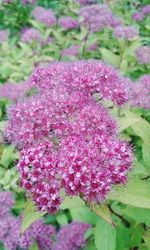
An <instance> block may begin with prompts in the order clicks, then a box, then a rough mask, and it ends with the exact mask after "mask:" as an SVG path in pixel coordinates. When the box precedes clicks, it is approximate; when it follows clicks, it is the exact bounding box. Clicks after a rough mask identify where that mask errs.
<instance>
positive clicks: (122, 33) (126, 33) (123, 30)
mask: <svg viewBox="0 0 150 250" xmlns="http://www.w3.org/2000/svg"><path fill="white" fill-rule="evenodd" d="M114 35H115V36H116V37H118V38H123V39H126V40H132V39H134V38H135V37H137V36H138V31H137V29H136V28H135V27H133V26H125V27H123V26H118V27H116V28H115V29H114Z"/></svg>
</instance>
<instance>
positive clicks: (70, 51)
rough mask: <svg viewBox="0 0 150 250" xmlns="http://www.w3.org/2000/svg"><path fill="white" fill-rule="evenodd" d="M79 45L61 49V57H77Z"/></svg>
mask: <svg viewBox="0 0 150 250" xmlns="http://www.w3.org/2000/svg"><path fill="white" fill-rule="evenodd" d="M79 48H80V46H79V45H71V46H70V47H69V48H67V49H63V50H62V51H61V56H62V57H65V56H77V55H78V53H79Z"/></svg>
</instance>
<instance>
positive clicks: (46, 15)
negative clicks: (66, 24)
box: [32, 6, 56, 26]
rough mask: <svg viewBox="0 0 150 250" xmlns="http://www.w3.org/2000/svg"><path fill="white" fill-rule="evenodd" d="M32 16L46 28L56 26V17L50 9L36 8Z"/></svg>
mask: <svg viewBox="0 0 150 250" xmlns="http://www.w3.org/2000/svg"><path fill="white" fill-rule="evenodd" d="M32 16H33V17H34V18H35V20H36V21H38V22H39V23H43V24H44V25H46V26H53V25H54V24H56V17H55V16H54V14H53V12H52V11H51V10H50V9H45V8H43V7H41V6H37V7H35V9H34V10H33V11H32Z"/></svg>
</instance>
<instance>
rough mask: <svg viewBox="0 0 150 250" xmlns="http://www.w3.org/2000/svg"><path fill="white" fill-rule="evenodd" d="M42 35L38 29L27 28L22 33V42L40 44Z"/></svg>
mask: <svg viewBox="0 0 150 250" xmlns="http://www.w3.org/2000/svg"><path fill="white" fill-rule="evenodd" d="M41 39H42V38H41V34H40V32H39V31H38V30H37V29H34V28H27V29H25V30H24V31H23V32H22V35H21V41H22V42H25V43H31V42H34V41H36V42H40V41H41Z"/></svg>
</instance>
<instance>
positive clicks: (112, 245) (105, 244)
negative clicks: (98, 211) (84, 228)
mask: <svg viewBox="0 0 150 250" xmlns="http://www.w3.org/2000/svg"><path fill="white" fill-rule="evenodd" d="M94 235H95V245H96V248H97V250H115V249H116V228H114V227H113V226H112V225H110V224H109V223H107V222H105V221H104V220H99V221H98V222H97V224H96V228H95V234H94Z"/></svg>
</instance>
